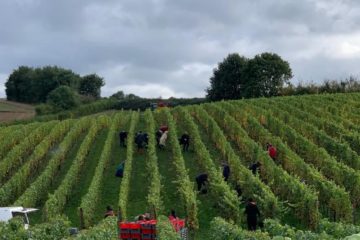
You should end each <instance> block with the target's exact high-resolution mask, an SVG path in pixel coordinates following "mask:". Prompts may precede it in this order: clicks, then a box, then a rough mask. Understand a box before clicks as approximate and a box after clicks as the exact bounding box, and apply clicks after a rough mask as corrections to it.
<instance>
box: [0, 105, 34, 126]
mask: <svg viewBox="0 0 360 240" xmlns="http://www.w3.org/2000/svg"><path fill="white" fill-rule="evenodd" d="M34 115H35V110H34V107H33V106H31V105H27V104H22V103H17V102H11V101H6V100H4V99H0V122H9V121H13V120H20V119H27V118H31V117H33V116H34Z"/></svg>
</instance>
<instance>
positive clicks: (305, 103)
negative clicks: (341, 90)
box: [274, 97, 360, 133]
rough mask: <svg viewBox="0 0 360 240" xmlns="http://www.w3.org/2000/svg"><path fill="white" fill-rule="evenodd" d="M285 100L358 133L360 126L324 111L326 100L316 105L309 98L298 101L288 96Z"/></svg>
mask: <svg viewBox="0 0 360 240" xmlns="http://www.w3.org/2000/svg"><path fill="white" fill-rule="evenodd" d="M274 101H280V99H274ZM280 102H281V101H280ZM287 102H288V103H291V105H293V107H297V108H299V109H302V110H304V111H306V112H309V113H311V114H314V115H315V116H316V117H319V118H325V119H328V120H330V121H334V122H336V123H338V124H341V125H342V126H343V127H344V128H345V129H347V130H349V131H356V132H358V133H360V127H359V126H357V125H355V124H353V123H352V122H351V121H349V120H347V119H346V118H342V117H340V116H337V115H335V114H331V113H329V112H327V111H324V110H323V109H325V107H326V106H327V103H326V102H324V103H321V104H318V105H314V103H313V102H312V101H311V100H309V99H306V98H301V100H300V101H299V99H297V98H294V97H293V98H289V99H288V101H287Z"/></svg>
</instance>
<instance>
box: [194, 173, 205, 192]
mask: <svg viewBox="0 0 360 240" xmlns="http://www.w3.org/2000/svg"><path fill="white" fill-rule="evenodd" d="M195 180H196V183H197V189H198V191H199V192H200V190H201V187H202V186H205V183H206V182H207V181H208V175H207V174H206V173H202V174H200V175H198V176H197V177H196V179H195Z"/></svg>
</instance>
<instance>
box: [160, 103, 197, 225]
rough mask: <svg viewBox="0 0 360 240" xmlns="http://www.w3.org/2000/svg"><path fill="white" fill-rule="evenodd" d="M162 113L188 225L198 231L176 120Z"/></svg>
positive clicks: (192, 195)
mask: <svg viewBox="0 0 360 240" xmlns="http://www.w3.org/2000/svg"><path fill="white" fill-rule="evenodd" d="M162 113H163V114H164V115H165V117H166V120H167V124H168V126H169V133H168V141H169V144H170V147H171V151H172V156H173V159H172V160H173V163H174V165H175V169H176V177H177V182H178V184H179V186H180V188H179V192H180V195H181V196H182V202H184V203H185V208H186V214H187V217H186V219H187V224H188V226H189V227H190V229H191V230H196V229H198V228H199V221H198V206H197V199H196V193H195V191H194V184H193V182H191V181H190V178H189V174H188V171H187V170H186V167H185V161H184V158H183V155H182V152H181V148H180V145H179V140H178V135H177V132H176V124H175V121H174V118H173V116H172V115H171V113H170V111H169V110H168V109H164V110H163V111H162Z"/></svg>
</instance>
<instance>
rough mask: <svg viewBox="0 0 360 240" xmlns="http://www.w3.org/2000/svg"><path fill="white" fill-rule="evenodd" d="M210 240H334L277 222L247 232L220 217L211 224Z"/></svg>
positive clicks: (327, 236) (330, 237) (329, 236)
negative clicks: (258, 229)
mask: <svg viewBox="0 0 360 240" xmlns="http://www.w3.org/2000/svg"><path fill="white" fill-rule="evenodd" d="M210 231H211V239H213V240H222V239H256V240H286V239H289V240H290V239H294V240H295V239H296V240H302V239H306V240H318V239H321V240H335V239H338V238H335V237H333V236H331V235H329V234H327V233H325V232H321V233H315V232H310V231H303V230H297V229H295V228H293V227H291V226H288V225H286V224H285V225H282V224H280V223H279V222H278V221H277V220H272V219H266V220H265V221H264V228H263V229H262V231H255V232H254V231H247V230H245V229H242V228H241V227H240V226H238V225H235V224H234V223H230V222H228V221H226V220H224V219H222V218H220V217H215V218H214V219H213V221H212V222H211V228H210Z"/></svg>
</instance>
